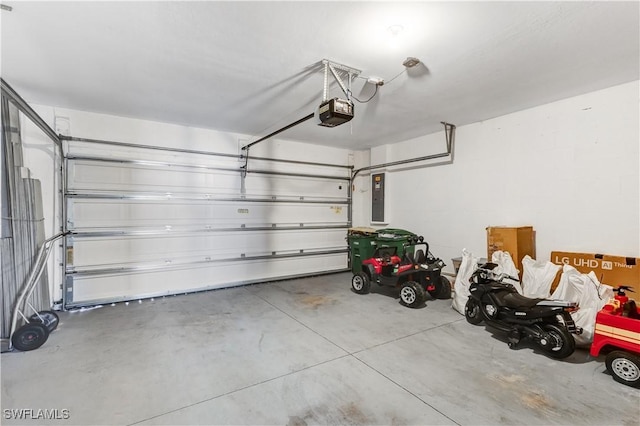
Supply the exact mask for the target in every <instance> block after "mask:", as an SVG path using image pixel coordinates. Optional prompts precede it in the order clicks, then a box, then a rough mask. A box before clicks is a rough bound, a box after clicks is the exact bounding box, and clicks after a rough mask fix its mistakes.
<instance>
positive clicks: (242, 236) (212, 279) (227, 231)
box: [64, 138, 351, 308]
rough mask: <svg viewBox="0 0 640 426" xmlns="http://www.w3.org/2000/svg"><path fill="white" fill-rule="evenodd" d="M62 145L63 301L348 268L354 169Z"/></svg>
mask: <svg viewBox="0 0 640 426" xmlns="http://www.w3.org/2000/svg"><path fill="white" fill-rule="evenodd" d="M66 144H67V146H66V167H65V170H66V190H65V197H66V203H65V206H66V223H67V229H68V230H69V231H71V232H72V234H71V235H70V236H69V237H68V238H67V241H66V245H67V256H66V268H65V271H66V280H65V289H64V304H65V307H67V308H69V307H78V306H87V305H93V304H98V303H110V302H116V301H124V300H135V299H141V298H148V297H156V296H161V295H171V294H178V293H185V292H191V291H198V290H205V289H213V288H220V287H228V286H233V285H241V284H247V283H256V282H263V281H269V280H275V279H282V278H289V277H296V276H304V275H314V274H318V273H326V272H336V271H341V270H344V269H345V268H346V267H347V250H346V240H345V237H346V230H347V228H348V226H349V223H348V220H349V212H348V211H349V208H350V197H349V175H350V171H351V169H350V167H349V166H345V165H330V164H318V163H312V162H296V161H276V160H267V159H253V158H252V159H251V160H250V162H249V168H248V173H247V174H246V177H243V174H242V173H241V172H240V166H242V165H243V164H244V162H243V160H241V159H239V158H238V156H235V155H228V154H209V153H202V152H195V151H185V150H174V149H164V148H150V147H142V146H139V145H133V144H121V143H115V142H104V141H87V140H81V139H76V138H68V140H67V142H66Z"/></svg>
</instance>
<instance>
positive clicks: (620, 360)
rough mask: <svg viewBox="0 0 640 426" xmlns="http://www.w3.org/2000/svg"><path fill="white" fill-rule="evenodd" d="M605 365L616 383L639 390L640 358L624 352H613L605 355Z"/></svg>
mask: <svg viewBox="0 0 640 426" xmlns="http://www.w3.org/2000/svg"><path fill="white" fill-rule="evenodd" d="M605 365H606V366H607V370H609V372H610V373H611V376H612V377H613V380H615V381H616V382H618V383H622V384H625V385H629V386H632V387H634V388H640V357H637V356H636V355H633V354H630V353H629V352H625V351H613V352H610V353H609V354H608V355H607V358H606V360H605Z"/></svg>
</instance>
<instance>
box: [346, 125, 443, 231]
mask: <svg viewBox="0 0 640 426" xmlns="http://www.w3.org/2000/svg"><path fill="white" fill-rule="evenodd" d="M441 123H442V124H443V125H444V136H445V140H446V143H447V150H446V152H441V153H439V154H431V155H425V156H423V157H416V158H408V159H406V160H398V161H392V162H389V163H383V164H374V165H372V166H366V167H362V168H359V169H356V170H354V171H353V172H352V174H351V180H350V182H349V186H350V187H351V188H353V181H354V180H355V178H356V176H357V175H358V173H360V172H363V171H367V170H375V169H382V168H385V167H393V166H400V165H403V164H410V163H417V162H419V161H427V160H435V159H437V158H445V157H449V161H447V162H444V163H436V164H425V165H424V166H423V167H431V166H436V165H438V166H441V165H445V164H452V163H453V147H454V139H455V130H456V126H455V125H454V124H451V123H446V122H444V121H441ZM349 196H351V191H349ZM351 206H352V204H351V203H349V215H348V216H349V223H352V222H353V211H352V208H351Z"/></svg>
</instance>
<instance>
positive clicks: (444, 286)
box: [429, 275, 451, 299]
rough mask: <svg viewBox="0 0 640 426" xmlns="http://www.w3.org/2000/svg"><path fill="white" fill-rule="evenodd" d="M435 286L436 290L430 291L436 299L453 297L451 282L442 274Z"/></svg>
mask: <svg viewBox="0 0 640 426" xmlns="http://www.w3.org/2000/svg"><path fill="white" fill-rule="evenodd" d="M435 287H436V288H435V289H434V290H430V291H429V295H430V296H431V297H433V298H434V299H451V283H450V282H449V280H448V279H446V278H445V277H443V276H442V275H441V276H440V279H439V280H438V282H437V283H436V285H435Z"/></svg>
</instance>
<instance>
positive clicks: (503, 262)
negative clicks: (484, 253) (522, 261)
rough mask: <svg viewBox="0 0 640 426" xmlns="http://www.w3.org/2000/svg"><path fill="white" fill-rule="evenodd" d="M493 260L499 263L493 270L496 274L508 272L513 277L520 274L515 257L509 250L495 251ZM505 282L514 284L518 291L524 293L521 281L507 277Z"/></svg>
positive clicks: (492, 256)
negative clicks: (513, 257) (514, 260)
mask: <svg viewBox="0 0 640 426" xmlns="http://www.w3.org/2000/svg"><path fill="white" fill-rule="evenodd" d="M491 262H492V263H495V264H497V265H498V267H497V268H495V269H494V270H493V272H495V273H496V274H507V275H509V276H512V277H517V276H518V273H519V271H518V268H516V264H515V263H513V259H512V258H511V255H510V254H509V252H508V251H502V250H498V251H495V252H493V254H492V255H491ZM504 282H505V283H509V284H512V285H513V286H514V287H515V288H516V290H518V293H520V294H522V286H521V285H520V282H519V281H514V280H510V279H505V280H504Z"/></svg>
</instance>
